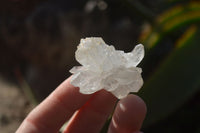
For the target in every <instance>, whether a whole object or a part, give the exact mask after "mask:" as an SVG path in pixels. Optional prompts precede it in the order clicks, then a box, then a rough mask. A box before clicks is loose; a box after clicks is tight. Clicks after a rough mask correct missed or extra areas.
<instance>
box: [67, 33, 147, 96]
mask: <svg viewBox="0 0 200 133" xmlns="http://www.w3.org/2000/svg"><path fill="white" fill-rule="evenodd" d="M143 57H144V46H143V45H142V44H138V45H136V46H135V48H134V49H133V51H132V52H129V53H125V52H124V51H121V50H115V48H114V47H113V46H112V45H110V46H109V45H107V44H106V43H105V42H104V41H103V39H102V38H101V37H90V38H85V39H81V41H80V44H79V45H78V47H77V50H76V52H75V58H76V60H77V61H78V62H79V63H80V64H81V65H82V66H75V67H73V68H72V69H71V70H70V72H71V73H72V74H73V75H72V78H71V81H70V82H71V84H72V85H74V86H76V87H79V88H80V92H81V93H83V94H92V93H95V92H97V91H99V90H101V89H105V90H107V91H109V92H111V93H112V94H113V95H115V96H116V97H117V98H119V99H121V98H124V97H126V96H127V95H128V94H129V93H130V92H138V91H139V89H140V88H141V87H142V85H143V79H142V76H141V73H142V69H141V68H139V67H136V66H137V65H138V64H139V63H140V62H141V60H142V59H143Z"/></svg>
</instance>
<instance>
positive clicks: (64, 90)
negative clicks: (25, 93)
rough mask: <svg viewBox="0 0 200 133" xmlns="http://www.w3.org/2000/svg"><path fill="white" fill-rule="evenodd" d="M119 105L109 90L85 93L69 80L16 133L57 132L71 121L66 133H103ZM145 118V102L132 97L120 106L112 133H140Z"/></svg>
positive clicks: (125, 99)
mask: <svg viewBox="0 0 200 133" xmlns="http://www.w3.org/2000/svg"><path fill="white" fill-rule="evenodd" d="M116 102H117V98H116V97H114V96H113V95H112V94H111V93H109V92H107V91H105V90H101V91H99V92H96V93H94V94H91V95H85V94H81V93H80V92H79V88H77V87H74V86H72V85H71V84H70V78H68V79H67V80H65V81H64V82H63V83H62V84H61V85H60V86H58V88H56V89H55V91H53V92H52V93H51V94H50V95H49V96H48V97H47V98H46V99H45V100H44V101H43V102H42V103H40V104H39V105H38V106H37V107H36V108H35V109H33V110H32V111H31V112H30V113H29V115H28V116H27V117H26V118H25V120H24V121H23V122H22V124H21V125H20V127H19V128H18V130H17V131H16V133H44V132H48V133H56V132H58V131H59V129H60V128H61V127H62V125H63V124H64V123H65V122H66V121H67V120H69V123H68V125H67V128H66V129H65V131H64V133H88V132H89V133H99V131H100V130H101V128H102V126H103V125H104V123H105V121H106V120H107V118H108V116H109V115H110V114H111V113H112V111H113V110H114V106H115V104H116ZM145 115H146V105H145V103H144V102H143V100H142V99H141V98H139V97H138V96H136V95H129V96H127V97H126V98H124V99H121V100H120V101H119V102H118V103H117V106H116V108H115V110H114V115H113V118H112V121H111V123H110V127H109V130H108V133H140V128H141V125H142V122H143V120H144V118H145Z"/></svg>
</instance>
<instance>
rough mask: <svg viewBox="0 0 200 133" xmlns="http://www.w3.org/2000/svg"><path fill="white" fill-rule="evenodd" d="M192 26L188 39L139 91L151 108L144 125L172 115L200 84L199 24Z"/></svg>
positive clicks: (184, 39)
mask: <svg viewBox="0 0 200 133" xmlns="http://www.w3.org/2000/svg"><path fill="white" fill-rule="evenodd" d="M192 29H193V30H191V29H189V30H188V32H186V34H188V33H189V32H190V35H183V37H185V38H181V39H183V40H182V41H178V42H179V44H178V45H177V47H175V49H174V50H173V51H172V52H171V53H170V55H169V56H168V57H167V58H166V59H165V60H164V61H163V63H162V64H161V65H160V67H158V69H157V71H156V72H155V73H154V74H153V75H152V76H151V77H150V78H149V80H147V81H146V82H145V83H144V87H143V88H142V89H141V91H140V92H139V95H140V96H141V97H142V98H143V99H144V100H145V102H146V103H147V108H148V113H147V117H146V120H145V122H144V127H148V126H150V125H152V124H154V123H156V122H158V121H159V120H162V119H164V118H166V117H167V116H169V115H170V114H171V113H173V112H174V111H176V110H177V109H178V108H180V107H181V106H182V105H183V104H184V103H185V102H186V101H187V100H188V99H189V98H190V97H192V96H193V94H194V93H195V92H197V91H198V89H199V87H200V70H199V69H200V44H199V42H200V38H199V33H200V32H199V30H198V31H197V27H192ZM191 31H192V32H191ZM181 39H179V40H181Z"/></svg>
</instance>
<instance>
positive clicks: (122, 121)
mask: <svg viewBox="0 0 200 133" xmlns="http://www.w3.org/2000/svg"><path fill="white" fill-rule="evenodd" d="M146 112H147V108H146V104H145V102H144V101H143V100H142V99H141V98H140V97H139V96H136V95H128V96H127V97H126V98H124V99H121V100H120V101H119V102H118V104H117V107H116V109H115V112H114V114H113V118H112V121H111V124H110V127H109V132H108V133H120V132H124V133H132V132H133V133H134V132H135V133H138V132H139V131H140V128H141V126H142V123H143V120H144V118H145V115H146Z"/></svg>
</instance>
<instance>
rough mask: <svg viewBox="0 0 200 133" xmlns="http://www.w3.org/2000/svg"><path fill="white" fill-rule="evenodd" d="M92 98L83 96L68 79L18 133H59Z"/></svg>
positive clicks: (29, 117) (24, 122)
mask: <svg viewBox="0 0 200 133" xmlns="http://www.w3.org/2000/svg"><path fill="white" fill-rule="evenodd" d="M90 97H91V95H84V94H81V93H80V92H79V88H77V87H74V86H72V85H71V84H70V78H68V79H67V80H65V81H64V82H63V83H62V84H61V85H60V86H59V87H58V88H57V89H56V90H55V91H54V92H52V93H51V94H50V95H49V96H48V97H47V98H46V99H45V100H44V101H43V102H42V103H41V104H39V105H38V106H37V107H36V108H35V109H34V110H33V111H32V112H31V113H30V114H29V115H28V116H27V117H26V119H25V120H24V121H23V123H22V124H21V126H20V127H19V129H18V130H17V131H16V133H21V132H26V133H32V132H37V133H44V132H49V133H51V132H52V133H53V132H58V131H59V129H60V128H61V126H62V125H63V124H64V123H65V122H66V121H67V120H68V119H69V118H70V117H71V116H72V115H73V113H74V112H75V111H76V110H78V109H79V108H81V106H82V105H84V103H85V102H86V101H87V100H88V99H89V98H90Z"/></svg>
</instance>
